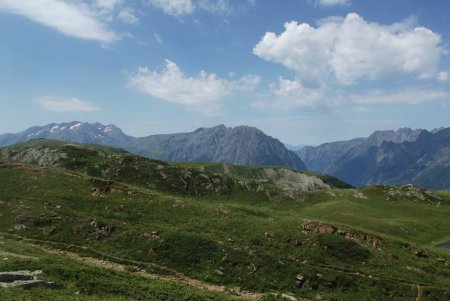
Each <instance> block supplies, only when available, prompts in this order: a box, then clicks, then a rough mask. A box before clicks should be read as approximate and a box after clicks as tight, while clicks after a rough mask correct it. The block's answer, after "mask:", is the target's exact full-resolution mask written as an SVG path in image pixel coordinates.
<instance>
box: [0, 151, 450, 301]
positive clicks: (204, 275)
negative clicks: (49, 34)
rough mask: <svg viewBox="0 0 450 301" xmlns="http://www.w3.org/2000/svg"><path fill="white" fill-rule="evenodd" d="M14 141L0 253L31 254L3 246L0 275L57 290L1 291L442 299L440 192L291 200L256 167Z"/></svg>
mask: <svg viewBox="0 0 450 301" xmlns="http://www.w3.org/2000/svg"><path fill="white" fill-rule="evenodd" d="M20 147H25V148H28V149H27V151H26V152H21V150H20ZM20 147H19V148H17V149H16V150H13V152H14V151H16V152H17V153H16V154H15V155H19V157H20V156H22V157H20V159H21V161H20V162H18V161H14V160H12V159H8V160H3V161H2V163H1V164H0V183H1V188H0V216H1V219H0V232H1V233H3V234H2V236H3V238H2V240H1V241H2V242H4V243H3V244H2V243H1V242H0V259H1V256H3V255H1V254H2V253H1V252H3V254H4V252H9V253H15V254H22V255H27V256H29V255H31V256H35V257H38V258H40V259H39V260H37V261H32V260H22V259H20V258H19V257H17V256H16V257H14V258H13V257H11V256H9V258H8V260H3V261H2V260H0V271H11V270H21V269H30V270H33V269H41V270H43V271H44V273H45V277H47V279H49V280H52V281H55V282H56V283H58V284H60V287H59V288H57V289H53V290H49V289H44V288H39V289H37V290H36V293H35V292H34V291H35V290H32V291H23V290H20V289H13V290H12V289H0V296H1V297H2V300H3V299H5V300H8V299H11V300H17V299H30V298H31V296H34V297H36V298H37V299H41V300H49V299H52V298H53V299H56V300H57V299H60V300H61V299H64V297H65V296H70V298H74V299H75V298H82V299H85V300H99V299H102V300H104V299H110V300H142V299H144V300H152V298H153V299H155V300H221V299H223V300H228V299H233V298H244V299H245V298H247V299H257V298H259V299H263V300H276V299H279V300H281V297H277V296H276V295H279V296H281V294H285V295H286V296H287V295H289V296H291V297H295V298H298V299H299V300H301V299H302V298H303V299H308V300H316V299H319V298H321V299H323V300H448V299H449V298H450V290H449V287H450V267H449V262H450V252H449V251H448V250H444V249H442V248H439V247H436V245H437V244H439V243H443V242H445V241H448V240H450V237H449V235H450V233H449V232H448V229H450V218H449V217H450V193H449V192H431V191H428V190H422V189H418V188H416V187H409V186H405V187H389V186H377V187H368V188H364V189H361V190H355V189H336V188H334V189H319V190H313V191H296V197H295V198H293V197H291V194H290V193H287V192H294V191H295V190H294V189H291V190H289V191H286V187H282V186H279V184H276V181H274V180H273V179H272V180H270V181H269V180H267V179H265V181H263V180H264V179H261V177H262V175H267V173H266V171H264V170H263V171H261V169H260V168H258V167H248V168H242V167H234V166H224V165H220V164H219V165H214V164H211V165H202V166H200V165H195V164H194V165H192V166H188V165H170V164H167V163H164V162H161V161H152V160H148V159H141V158H139V157H135V156H131V155H129V154H127V153H122V152H120V151H116V150H112V149H108V150H105V151H103V150H102V151H99V149H97V148H96V147H92V146H87V147H84V146H79V145H76V147H75V148H73V145H72V146H71V145H66V144H61V145H57V149H59V150H58V151H56V152H53V153H52V152H49V151H47V157H46V158H47V159H46V160H44V161H45V162H44V161H42V162H44V163H45V164H44V166H46V167H42V166H39V165H37V164H39V160H38V162H36V161H34V162H33V160H31V159H30V160H28V161H29V163H30V164H28V163H23V162H24V161H26V160H25V159H26V158H28V157H24V156H25V154H30V150H31V151H32V153H33V152H35V150H36V148H39V147H42V144H40V145H34V146H29V145H26V146H23V145H22V146H20ZM65 148H68V149H65ZM22 150H23V149H22ZM61 150H64V151H61ZM11 151H12V150H11V149H9V150H8V152H11ZM41 151H42V149H41ZM3 152H4V151H3ZM61 153H65V154H68V155H67V156H62V157H61ZM19 157H17V158H16V159H19ZM32 157H33V156H31V155H30V157H29V158H32ZM34 158H36V157H34ZM55 158H56V159H55ZM39 159H42V156H40V157H39ZM50 159H55V160H53V161H52V160H50ZM49 162H53V163H52V164H49ZM161 166H162V167H163V168H162V167H161ZM225 169H226V170H225ZM274 169H276V168H274ZM161 170H162V171H163V174H164V175H165V176H162V175H161V173H160V172H161ZM187 171H188V173H186V172H187ZM149 174H150V175H152V176H149ZM187 174H189V176H183V175H187ZM270 174H271V175H274V174H275V176H274V177H275V178H276V177H278V176H280V174H284V173H283V172H282V173H270ZM158 175H159V176H158ZM181 179H183V180H184V181H186V184H187V185H186V186H181V187H182V188H180V187H178V184H179V183H183V181H182V180H181ZM187 179H188V180H189V181H187ZM201 179H203V180H201ZM177 181H179V182H177ZM242 181H244V182H245V183H242ZM240 182H241V183H240ZM283 183H284V182H283ZM173 184H174V185H173ZM258 185H260V186H259V188H258ZM274 195H277V196H278V197H277V198H274V197H273V196H274ZM37 245H39V246H45V247H46V248H49V249H50V251H42V250H41V249H40V247H37ZM58 250H63V251H67V252H69V253H64V252H62V251H58ZM90 257H92V258H98V259H106V260H107V262H109V263H115V264H116V267H117V265H119V267H121V269H122V270H120V269H112V268H111V267H110V266H107V265H106V266H105V265H100V266H98V265H93V264H92V261H94V263H96V262H97V261H95V260H94V259H92V260H90V261H86V258H90ZM18 258H19V259H18ZM83 259H84V260H83ZM80 260H81V263H82V264H81V265H80ZM113 266H114V265H113ZM150 276H151V277H150ZM130 283H132V285H131V284H130ZM208 285H209V286H210V287H208ZM222 286H223V288H222V289H220V287H222ZM77 292H78V294H77V295H75V293H77ZM239 292H240V293H239ZM162 295H164V296H163V297H162ZM174 296H177V298H178V299H176V298H175V297H174ZM64 300H66V299H64ZM77 300H78V299H77Z"/></svg>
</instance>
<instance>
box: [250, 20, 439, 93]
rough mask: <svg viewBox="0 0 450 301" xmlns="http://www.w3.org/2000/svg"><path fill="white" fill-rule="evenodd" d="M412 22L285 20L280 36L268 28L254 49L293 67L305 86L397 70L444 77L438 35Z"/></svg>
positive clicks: (382, 75)
mask: <svg viewBox="0 0 450 301" xmlns="http://www.w3.org/2000/svg"><path fill="white" fill-rule="evenodd" d="M412 23H413V22H411V20H406V21H404V22H401V23H396V24H392V25H380V24H378V23H370V22H367V21H365V20H364V19H363V18H361V17H360V16H359V15H357V14H356V13H351V14H348V15H347V16H346V17H345V18H328V19H326V20H322V22H320V23H319V25H318V26H317V27H313V26H311V25H309V24H307V23H302V24H298V23H297V22H288V23H286V24H285V31H284V32H283V33H281V34H280V35H278V36H277V35H276V34H275V33H273V32H267V33H266V34H265V35H264V36H263V37H262V39H261V40H260V42H259V43H258V44H257V45H256V46H255V47H254V48H253V53H254V54H256V55H257V56H259V57H261V58H263V59H265V60H267V61H273V62H277V63H281V64H282V65H283V66H285V67H286V68H288V69H291V70H294V71H295V72H296V74H297V77H298V78H299V80H301V81H302V83H303V84H304V85H306V86H318V85H319V86H320V85H325V84H328V83H330V82H337V83H338V84H342V85H351V84H355V83H357V82H358V81H360V80H364V79H369V80H379V79H384V78H389V77H393V76H395V75H411V76H414V77H416V78H419V79H430V78H439V77H440V78H443V77H444V75H443V74H441V75H439V74H440V73H439V72H440V71H439V68H438V67H439V63H440V60H441V57H442V56H443V55H444V54H445V53H446V50H445V49H444V48H443V46H442V39H441V36H440V35H438V34H436V33H434V32H432V31H431V30H429V29H427V28H424V27H414V26H413V24H412Z"/></svg>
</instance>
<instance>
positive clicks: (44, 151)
mask: <svg viewBox="0 0 450 301" xmlns="http://www.w3.org/2000/svg"><path fill="white" fill-rule="evenodd" d="M0 158H2V159H6V160H14V161H18V162H23V163H29V164H36V165H39V166H41V167H53V166H56V165H58V162H59V160H61V159H66V158H67V154H66V153H63V152H61V151H60V150H57V149H51V148H47V147H44V146H43V147H37V148H25V149H23V150H21V151H19V152H15V151H10V149H9V148H4V149H2V150H1V152H0Z"/></svg>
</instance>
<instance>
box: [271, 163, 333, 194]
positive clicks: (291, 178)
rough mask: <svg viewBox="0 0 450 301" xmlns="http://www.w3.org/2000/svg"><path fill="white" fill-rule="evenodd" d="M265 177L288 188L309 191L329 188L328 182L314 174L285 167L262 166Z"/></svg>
mask: <svg viewBox="0 0 450 301" xmlns="http://www.w3.org/2000/svg"><path fill="white" fill-rule="evenodd" d="M264 173H265V176H266V177H267V179H269V180H271V181H272V182H273V183H275V184H277V185H279V186H281V187H285V188H290V189H295V190H302V191H311V190H317V189H331V186H330V185H329V184H326V183H324V181H323V180H322V179H320V178H318V177H316V176H312V175H308V174H305V173H300V172H297V171H293V170H290V169H287V168H277V169H275V168H264Z"/></svg>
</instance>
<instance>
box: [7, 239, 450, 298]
mask: <svg viewBox="0 0 450 301" xmlns="http://www.w3.org/2000/svg"><path fill="white" fill-rule="evenodd" d="M8 236H14V237H16V238H17V239H20V240H22V241H24V242H27V243H28V244H32V245H33V246H35V247H37V248H39V249H42V250H44V251H45V252H48V253H51V254H58V255H65V256H68V257H70V258H72V259H74V260H78V261H81V262H84V263H86V264H91V265H95V266H98V267H103V268H107V269H111V270H116V271H121V272H123V271H126V270H127V266H129V265H136V266H141V267H142V266H146V267H154V268H158V269H160V270H162V271H165V272H166V273H168V274H170V275H161V274H154V273H149V272H146V271H144V270H143V269H138V271H137V272H136V274H139V275H140V276H142V277H146V278H151V279H161V280H167V281H174V282H177V283H182V284H185V285H189V286H192V287H195V288H199V289H203V290H207V291H210V292H224V293H230V294H233V295H234V296H235V297H237V298H242V299H249V300H259V299H261V298H262V297H263V296H264V294H261V293H256V292H246V291H240V290H239V289H235V290H233V289H231V290H230V289H227V288H225V287H224V286H219V285H214V284H210V283H207V282H203V281H200V280H197V279H193V278H190V277H188V276H186V275H184V274H182V273H180V272H178V271H176V270H173V269H170V268H168V267H165V266H161V265H158V264H155V263H151V262H142V261H136V260H131V259H124V258H120V257H116V256H113V255H109V254H106V253H104V252H102V251H99V250H96V249H93V248H91V247H87V246H79V245H74V244H68V243H63V242H54V241H47V240H39V239H31V238H24V237H21V236H18V235H8ZM35 243H45V244H46V246H42V245H38V244H35ZM48 244H53V245H60V246H64V247H66V248H69V249H70V248H79V249H81V250H86V251H90V252H92V253H94V254H96V256H97V255H98V256H99V257H104V258H108V260H102V259H98V258H93V257H82V256H80V255H79V254H77V253H75V252H70V251H63V250H60V249H55V248H54V247H53V248H52V247H51V246H49V245H48ZM118 262H122V263H125V264H121V263H118ZM297 264H299V265H303V266H308V267H312V268H315V269H319V270H324V271H333V272H339V273H344V274H347V275H351V276H356V277H362V278H369V279H372V280H376V281H390V282H396V283H398V284H402V285H406V286H410V287H414V288H417V295H416V298H415V301H420V300H421V298H422V292H423V289H424V288H434V289H439V290H444V291H447V290H446V289H444V288H442V287H436V286H432V285H429V284H424V283H412V282H408V281H406V280H402V279H395V278H389V277H380V276H376V275H368V274H364V273H361V272H355V271H348V270H344V269H338V268H336V267H332V266H320V265H314V264H310V263H305V262H297ZM285 297H291V296H288V295H286V296H285ZM288 299H290V298H288ZM291 300H307V299H296V298H294V297H292V299H291Z"/></svg>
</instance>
